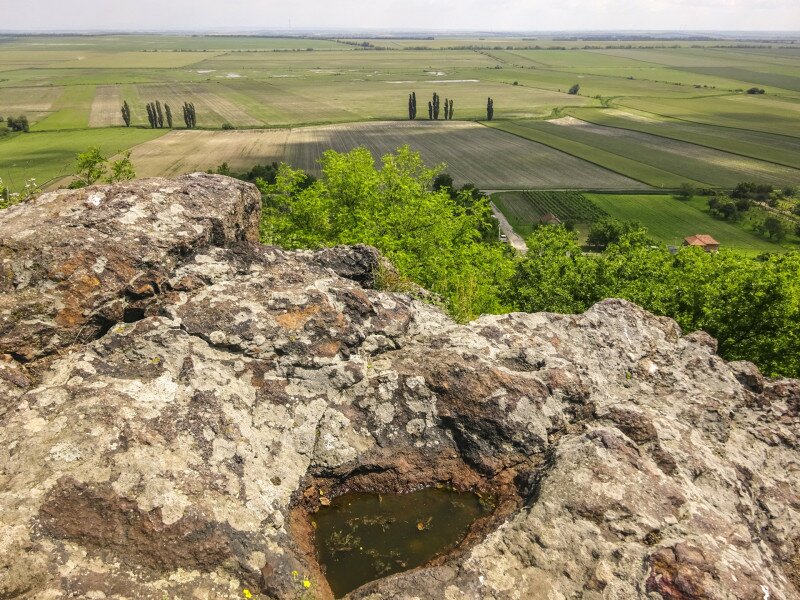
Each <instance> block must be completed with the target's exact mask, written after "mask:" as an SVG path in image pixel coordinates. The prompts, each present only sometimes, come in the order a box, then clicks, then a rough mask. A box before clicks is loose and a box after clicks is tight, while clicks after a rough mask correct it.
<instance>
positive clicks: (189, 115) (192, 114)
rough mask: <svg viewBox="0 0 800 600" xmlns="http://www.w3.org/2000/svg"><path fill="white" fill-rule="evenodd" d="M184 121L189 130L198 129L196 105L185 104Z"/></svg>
mask: <svg viewBox="0 0 800 600" xmlns="http://www.w3.org/2000/svg"><path fill="white" fill-rule="evenodd" d="M183 121H184V123H186V128H187V129H194V128H195V127H197V112H196V111H195V108H194V104H193V103H191V102H184V103H183Z"/></svg>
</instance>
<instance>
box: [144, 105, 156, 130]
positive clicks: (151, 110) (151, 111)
mask: <svg viewBox="0 0 800 600" xmlns="http://www.w3.org/2000/svg"><path fill="white" fill-rule="evenodd" d="M146 108H147V122H148V123H150V127H152V128H153V129H155V128H156V127H158V115H157V114H156V105H155V104H153V103H152V102H148V103H147V106H146Z"/></svg>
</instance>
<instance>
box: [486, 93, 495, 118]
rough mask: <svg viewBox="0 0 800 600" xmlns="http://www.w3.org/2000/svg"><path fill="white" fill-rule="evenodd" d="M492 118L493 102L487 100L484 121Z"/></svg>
mask: <svg viewBox="0 0 800 600" xmlns="http://www.w3.org/2000/svg"><path fill="white" fill-rule="evenodd" d="M493 118H494V100H492V99H491V98H489V99H488V100H487V101H486V120H487V121H491V120H492V119H493Z"/></svg>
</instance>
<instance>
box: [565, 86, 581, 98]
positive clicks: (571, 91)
mask: <svg viewBox="0 0 800 600" xmlns="http://www.w3.org/2000/svg"><path fill="white" fill-rule="evenodd" d="M580 91H581V86H580V85H578V84H577V83H576V84H575V85H573V86H572V87H571V88H569V92H567V93H568V94H570V95H571V96H577V95H578V92H580Z"/></svg>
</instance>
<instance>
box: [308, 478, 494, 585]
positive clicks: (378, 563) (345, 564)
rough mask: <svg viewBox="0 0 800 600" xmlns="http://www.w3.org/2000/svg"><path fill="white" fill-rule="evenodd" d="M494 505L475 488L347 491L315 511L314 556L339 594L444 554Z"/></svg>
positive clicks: (456, 544)
mask: <svg viewBox="0 0 800 600" xmlns="http://www.w3.org/2000/svg"><path fill="white" fill-rule="evenodd" d="M491 508H492V507H491V506H490V503H489V502H486V501H484V500H483V499H481V497H479V496H478V495H477V494H474V493H471V492H457V491H454V490H451V489H445V488H427V489H424V490H421V491H418V492H411V493H408V494H383V495H381V494H345V495H342V496H339V497H337V498H334V499H333V500H332V501H331V503H330V505H329V506H323V507H322V508H321V509H320V510H319V512H317V513H316V514H315V515H314V516H313V520H314V523H315V529H316V533H315V538H316V545H317V558H318V559H319V563H320V565H322V567H323V569H324V570H325V576H326V579H327V580H328V583H329V584H330V586H331V589H332V590H333V593H334V595H335V596H336V597H337V598H341V597H342V596H344V595H345V594H347V593H348V592H350V591H352V590H354V589H356V588H357V587H359V586H361V585H363V584H365V583H367V582H368V581H373V580H375V579H380V578H381V577H386V576H387V575H391V574H392V573H398V572H400V571H406V570H408V569H413V568H414V567H418V566H420V565H424V564H425V563H427V562H429V561H431V560H432V559H434V558H436V557H437V556H440V555H442V554H446V553H447V552H449V551H450V550H452V549H453V548H455V547H456V546H458V544H459V543H460V542H461V541H462V540H463V539H464V537H465V536H466V534H467V532H468V531H469V528H470V526H471V525H472V523H474V522H475V520H476V519H478V518H479V517H482V516H485V515H487V514H488V512H489V511H490V509H491Z"/></svg>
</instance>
